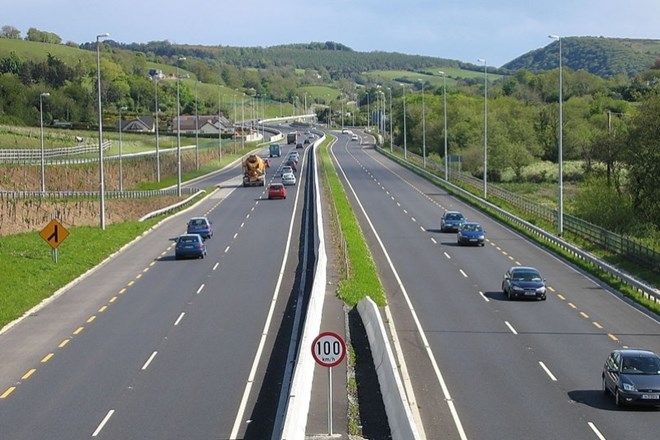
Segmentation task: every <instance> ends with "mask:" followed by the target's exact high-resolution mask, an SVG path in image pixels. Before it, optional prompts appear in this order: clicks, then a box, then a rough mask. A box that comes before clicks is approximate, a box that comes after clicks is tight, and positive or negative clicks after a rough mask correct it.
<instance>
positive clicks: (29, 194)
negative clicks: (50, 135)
mask: <svg viewBox="0 0 660 440" xmlns="http://www.w3.org/2000/svg"><path fill="white" fill-rule="evenodd" d="M199 191H201V190H200V189H199V188H188V187H186V188H181V193H182V194H196V193H197V192H199ZM104 194H105V198H107V199H143V198H147V197H160V196H176V195H177V194H178V193H177V189H176V188H168V189H156V190H149V191H105V192H104ZM74 197H78V198H98V197H99V192H98V191H47V192H44V193H42V192H40V191H0V199H35V198H37V199H38V198H45V199H52V200H56V199H66V198H74Z"/></svg>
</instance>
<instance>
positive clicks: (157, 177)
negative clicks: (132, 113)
mask: <svg viewBox="0 0 660 440" xmlns="http://www.w3.org/2000/svg"><path fill="white" fill-rule="evenodd" d="M154 100H155V103H156V109H155V110H156V120H155V122H156V181H158V182H160V139H159V138H158V114H159V113H160V109H159V108H158V80H157V79H154Z"/></svg>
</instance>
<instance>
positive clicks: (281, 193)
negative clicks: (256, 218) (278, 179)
mask: <svg viewBox="0 0 660 440" xmlns="http://www.w3.org/2000/svg"><path fill="white" fill-rule="evenodd" d="M286 193H287V191H286V188H285V187H284V185H283V184H281V183H271V184H270V185H269V186H268V200H272V199H286Z"/></svg>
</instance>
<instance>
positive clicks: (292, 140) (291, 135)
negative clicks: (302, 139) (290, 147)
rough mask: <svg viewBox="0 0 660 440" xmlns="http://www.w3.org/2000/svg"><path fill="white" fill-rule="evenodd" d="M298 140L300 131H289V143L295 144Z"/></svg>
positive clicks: (287, 137)
mask: <svg viewBox="0 0 660 440" xmlns="http://www.w3.org/2000/svg"><path fill="white" fill-rule="evenodd" d="M297 140H298V133H296V132H295V131H294V132H293V133H287V135H286V143H287V144H295V143H296V141H297Z"/></svg>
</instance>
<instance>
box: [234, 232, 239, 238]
mask: <svg viewBox="0 0 660 440" xmlns="http://www.w3.org/2000/svg"><path fill="white" fill-rule="evenodd" d="M236 237H238V232H237V233H235V234H234V240H235V239H236Z"/></svg>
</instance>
